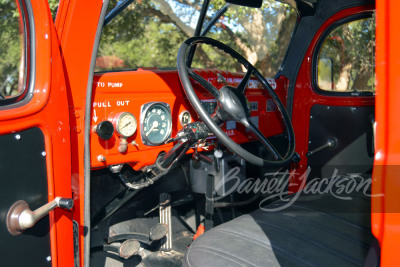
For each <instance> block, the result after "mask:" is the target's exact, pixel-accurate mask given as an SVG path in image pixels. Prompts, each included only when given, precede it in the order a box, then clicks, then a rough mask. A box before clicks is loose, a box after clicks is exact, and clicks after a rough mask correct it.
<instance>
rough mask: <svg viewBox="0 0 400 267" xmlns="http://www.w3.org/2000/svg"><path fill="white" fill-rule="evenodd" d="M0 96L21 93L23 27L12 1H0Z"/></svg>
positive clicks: (16, 7) (14, 3)
mask: <svg viewBox="0 0 400 267" xmlns="http://www.w3.org/2000/svg"><path fill="white" fill-rule="evenodd" d="M0 40H1V43H2V45H1V46H0V94H1V95H2V96H4V97H7V96H14V95H17V94H19V93H20V92H21V91H22V87H23V78H24V77H23V74H24V60H23V55H24V53H23V51H24V50H23V44H24V37H23V25H22V20H21V18H20V14H19V11H18V6H17V4H16V2H15V1H14V0H0Z"/></svg>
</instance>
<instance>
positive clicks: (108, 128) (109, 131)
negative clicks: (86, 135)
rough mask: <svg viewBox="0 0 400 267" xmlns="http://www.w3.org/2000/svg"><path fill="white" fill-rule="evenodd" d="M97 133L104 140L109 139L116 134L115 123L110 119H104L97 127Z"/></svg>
mask: <svg viewBox="0 0 400 267" xmlns="http://www.w3.org/2000/svg"><path fill="white" fill-rule="evenodd" d="M95 132H96V133H97V135H98V136H99V137H100V138H101V139H103V140H109V139H110V138H111V137H112V136H113V134H114V125H113V124H112V123H111V122H110V121H102V122H100V123H99V124H97V126H96V128H95Z"/></svg>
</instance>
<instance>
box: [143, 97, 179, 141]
mask: <svg viewBox="0 0 400 267" xmlns="http://www.w3.org/2000/svg"><path fill="white" fill-rule="evenodd" d="M154 105H162V106H164V107H165V108H166V110H167V111H168V115H169V121H170V123H169V126H168V129H167V134H166V135H165V139H164V140H163V141H162V142H159V143H153V142H151V141H150V140H149V139H148V138H147V136H146V134H145V133H144V129H143V128H144V119H145V116H146V113H147V111H148V110H149V109H150V108H151V107H153V106H154ZM171 132H172V115H171V107H170V106H169V104H168V103H165V102H149V103H146V104H144V105H142V107H141V108H140V136H141V137H142V143H143V144H145V145H147V146H159V145H163V144H164V142H165V141H166V140H168V138H170V137H171Z"/></svg>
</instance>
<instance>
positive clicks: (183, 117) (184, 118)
mask: <svg viewBox="0 0 400 267" xmlns="http://www.w3.org/2000/svg"><path fill="white" fill-rule="evenodd" d="M191 120H192V116H191V115H190V112H189V111H187V110H185V111H182V112H181V114H179V122H180V124H181V126H182V127H184V126H186V125H187V124H189V123H190V121H191Z"/></svg>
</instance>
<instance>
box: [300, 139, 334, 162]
mask: <svg viewBox="0 0 400 267" xmlns="http://www.w3.org/2000/svg"><path fill="white" fill-rule="evenodd" d="M336 145H337V141H336V140H335V139H333V138H328V139H327V140H326V142H325V144H323V145H322V146H320V147H317V148H316V149H314V150H311V151H308V152H307V154H306V156H307V158H308V157H310V156H312V155H314V154H315V153H317V152H319V151H321V150H323V149H326V148H334V147H336Z"/></svg>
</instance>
